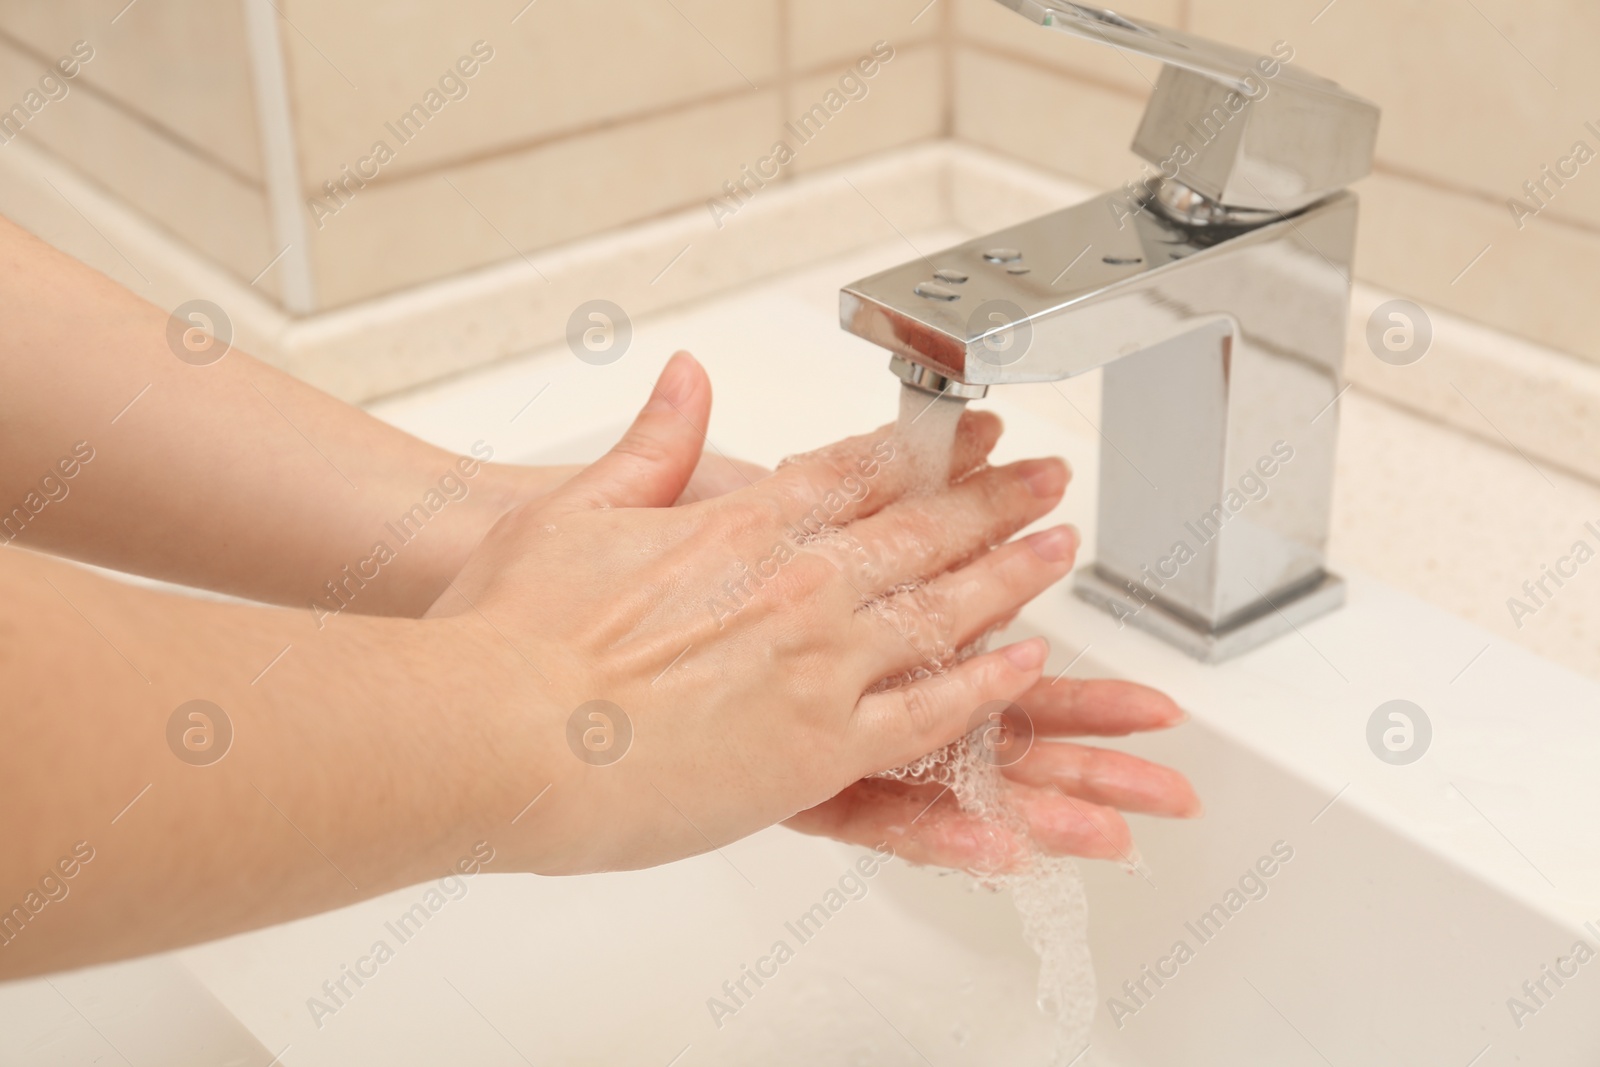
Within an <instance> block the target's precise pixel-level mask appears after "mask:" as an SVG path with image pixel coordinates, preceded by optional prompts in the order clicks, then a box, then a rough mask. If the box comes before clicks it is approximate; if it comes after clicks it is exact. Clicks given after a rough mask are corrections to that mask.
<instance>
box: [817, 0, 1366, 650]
mask: <svg viewBox="0 0 1600 1067" xmlns="http://www.w3.org/2000/svg"><path fill="white" fill-rule="evenodd" d="M1001 2H1002V3H1004V4H1005V5H1006V6H1007V7H1009V8H1011V9H1012V10H1014V11H1016V12H1017V13H1018V14H1021V15H1023V16H1025V17H1027V18H1029V19H1031V20H1033V21H1034V22H1036V23H1038V24H1039V25H1041V26H1044V27H1047V28H1050V29H1055V30H1061V31H1064V32H1065V33H1066V34H1068V35H1071V36H1075V37H1079V38H1083V39H1085V40H1091V41H1098V42H1100V43H1103V44H1110V45H1113V46H1114V47H1117V48H1119V49H1125V50H1130V51H1134V52H1138V53H1140V54H1142V55H1146V56H1151V57H1153V58H1156V59H1159V60H1161V61H1162V62H1163V63H1164V64H1165V65H1164V66H1163V67H1162V70H1161V76H1160V79H1159V80H1158V81H1157V83H1156V85H1155V88H1154V90H1153V92H1152V93H1151V95H1150V102H1149V104H1148V106H1147V107H1146V109H1145V114H1144V119H1143V121H1142V122H1141V123H1140V127H1139V130H1138V132H1137V134H1136V135H1135V136H1134V142H1133V150H1134V151H1135V152H1136V153H1137V154H1139V155H1140V156H1142V157H1143V158H1144V159H1145V160H1146V161H1147V162H1148V163H1150V164H1151V165H1152V167H1153V168H1154V169H1149V168H1147V170H1146V177H1145V178H1144V179H1143V180H1142V181H1141V182H1137V183H1136V182H1129V183H1128V184H1127V185H1126V186H1125V187H1124V188H1123V189H1122V190H1118V191H1114V192H1110V193H1106V194H1104V195H1102V196H1099V197H1096V198H1094V199H1092V200H1089V201H1086V202H1084V203H1082V204H1079V205H1077V206H1076V207H1070V208H1067V209H1065V210H1064V211H1057V212H1054V213H1053V214H1049V215H1045V216H1042V217H1040V218H1037V219H1033V220H1032V221H1029V222H1025V223H1023V224H1022V225H1020V226H1013V227H1011V228H1010V229H1006V230H1001V231H999V232H998V233H992V234H989V235H988V236H986V237H980V238H978V239H977V240H975V241H968V242H966V243H965V244H960V245H957V246H955V247H954V248H947V249H945V250H944V251H943V252H940V253H939V254H937V255H935V256H933V257H931V258H927V257H924V258H923V259H919V260H915V261H913V262H910V263H904V264H901V265H900V266H898V267H895V268H892V269H890V270H886V271H883V272H882V273H880V274H874V275H872V276H871V277H869V278H863V279H862V280H860V281H858V282H855V283H854V284H852V285H847V286H845V288H844V289H843V290H842V291H841V292H840V294H839V319H840V322H841V324H842V325H843V326H844V328H845V329H847V330H849V331H850V332H852V333H855V334H858V335H859V336H861V337H865V338H867V339H868V340H870V341H875V342H877V343H878V344H880V345H882V346H883V347H884V348H887V349H889V351H890V352H892V353H894V356H893V358H892V360H891V363H890V366H891V368H892V369H893V370H894V372H895V373H896V374H898V375H900V377H901V378H903V379H905V380H907V381H911V382H912V383H913V384H921V385H922V387H923V388H929V387H930V385H931V386H932V388H933V389H934V390H935V391H955V390H958V389H959V390H967V392H965V393H959V394H957V395H967V396H971V395H980V396H981V395H982V393H981V391H980V390H984V389H987V388H988V387H989V386H991V385H1003V384H1009V383H1017V382H1049V381H1055V380H1057V379H1060V378H1068V377H1071V376H1073V375H1076V374H1083V373H1085V372H1087V371H1091V370H1096V369H1102V368H1103V369H1102V374H1103V388H1102V393H1101V412H1100V424H1099V425H1098V426H1097V427H1096V430H1097V431H1098V432H1099V435H1100V438H1101V440H1102V442H1103V447H1102V448H1101V450H1100V490H1099V491H1100V511H1099V516H1098V544H1097V548H1096V558H1095V561H1094V563H1093V565H1092V566H1090V567H1088V568H1086V569H1084V570H1083V571H1081V572H1080V574H1079V577H1078V581H1077V586H1076V591H1077V592H1078V593H1079V594H1080V595H1081V596H1083V597H1084V598H1086V599H1088V600H1090V601H1092V602H1094V603H1096V604H1099V605H1101V606H1102V607H1105V608H1106V609H1108V610H1110V611H1112V612H1113V613H1114V614H1116V615H1117V617H1118V620H1119V623H1132V624H1133V625H1135V626H1139V627H1143V628H1145V629H1148V630H1151V631H1153V632H1155V633H1157V634H1159V635H1160V636H1162V637H1164V638H1166V639H1167V640H1168V641H1171V642H1172V643H1174V644H1176V645H1178V646H1179V647H1181V648H1183V649H1185V650H1186V651H1188V652H1190V653H1192V654H1194V655H1196V656H1199V657H1200V658H1202V659H1206V660H1219V659H1224V658H1227V657H1228V656H1232V655H1236V654H1238V653H1240V652H1243V651H1245V650H1246V649H1249V648H1253V647H1255V646H1256V645H1259V644H1261V643H1262V642H1264V641H1267V640H1269V639H1271V638H1272V637H1275V636H1277V635H1278V634H1280V633H1283V632H1286V631H1287V630H1289V629H1292V628H1295V627H1296V626H1297V625H1298V624H1299V623H1300V622H1302V621H1304V620H1306V619H1310V618H1312V617H1314V616H1316V615H1319V614H1321V613H1322V612H1325V611H1329V610H1331V609H1333V608H1334V607H1337V606H1338V605H1339V604H1340V603H1341V602H1342V600H1343V595H1344V594H1343V583H1341V582H1340V581H1339V579H1337V578H1336V577H1334V576H1333V575H1331V574H1329V573H1328V571H1327V568H1326V566H1325V558H1324V550H1325V548H1326V545H1327V538H1328V524H1329V515H1330V511H1331V507H1332V501H1333V469H1334V443H1335V438H1336V434H1337V427H1338V411H1337V403H1338V400H1339V397H1340V396H1342V395H1343V386H1342V384H1341V366H1342V362H1343V357H1344V333H1345V320H1346V317H1347V315H1348V313H1349V307H1350V263H1351V258H1352V256H1353V254H1354V249H1355V234H1356V198H1355V196H1354V195H1353V194H1352V193H1350V192H1348V191H1346V190H1345V189H1344V186H1345V185H1346V184H1347V183H1349V182H1351V181H1354V180H1355V179H1357V178H1360V177H1362V176H1363V175H1365V174H1367V173H1368V172H1369V171H1370V170H1371V168H1372V153H1373V146H1374V144H1375V142H1376V139H1377V130H1378V109H1377V108H1376V107H1375V106H1373V105H1372V104H1371V103H1369V102H1368V101H1366V100H1363V99H1361V98H1360V97H1358V96H1355V95H1353V94H1351V93H1348V92H1346V91H1345V90H1343V89H1341V88H1340V87H1339V86H1337V85H1335V84H1334V83H1333V82H1330V81H1326V80H1325V79H1322V78H1318V77H1316V76H1315V75H1313V74H1310V73H1307V72H1304V71H1301V70H1299V69H1292V68H1290V67H1289V66H1288V64H1289V62H1290V60H1291V59H1292V58H1293V54H1294V50H1293V49H1292V48H1289V47H1288V46H1287V45H1283V46H1282V47H1281V48H1280V47H1279V46H1274V48H1273V54H1272V55H1271V56H1259V57H1254V56H1250V55H1249V54H1247V53H1244V52H1241V51H1239V50H1237V49H1233V48H1229V47H1227V46H1225V45H1220V44H1217V43H1215V42H1211V41H1206V40H1203V39H1201V38H1198V37H1193V36H1191V35H1189V34H1184V33H1179V32H1177V31H1175V30H1169V29H1166V28H1164V27H1161V26H1157V25H1154V24H1151V23H1147V22H1142V21H1140V20H1138V19H1131V18H1125V17H1123V16H1122V15H1119V14H1117V13H1115V12H1112V11H1106V10H1104V9H1101V8H1096V7H1091V6H1089V5H1087V4H1080V3H1076V2H1073V0H1001ZM1281 44H1282V42H1280V45H1281Z"/></svg>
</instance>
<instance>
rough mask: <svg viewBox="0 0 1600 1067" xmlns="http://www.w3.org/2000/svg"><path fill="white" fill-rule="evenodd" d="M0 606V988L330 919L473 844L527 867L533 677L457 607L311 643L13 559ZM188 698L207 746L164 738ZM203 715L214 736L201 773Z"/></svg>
mask: <svg viewBox="0 0 1600 1067" xmlns="http://www.w3.org/2000/svg"><path fill="white" fill-rule="evenodd" d="M0 603H3V604H4V605H5V608H4V610H5V628H6V630H7V631H8V632H7V634H6V638H5V640H4V642H3V643H0V661H3V662H4V670H3V675H4V677H5V679H6V688H7V692H6V695H5V698H4V705H5V707H6V708H7V709H8V714H7V715H6V719H7V733H8V736H9V741H8V742H7V743H6V744H5V745H4V746H0V818H3V822H4V824H5V825H6V826H7V832H6V846H5V848H4V849H0V911H3V912H4V914H0V979H4V978H10V977H16V976H19V975H23V974H29V973H36V972H38V971H42V970H47V969H48V970H55V969H60V968H63V967H70V966H75V965H80V964H83V963H87V962H92V961H95V960H105V959H112V958H117V957H122V956H128V955H134V954H138V953H143V952H149V951H155V950H158V949H165V948H171V947H175V946H177V945H181V944H185V943H190V942H195V941H199V940H204V939H207V938H212V937H217V936H222V935H225V934H229V933H233V932H237V931H239V930H243V929H248V928H251V927H255V926H261V925H264V924H267V923H271V922H277V921H282V920H286V919H290V918H294V917H296V916H300V915H306V914H310V913H313V912H317V911H322V910H326V909H328V908H332V907H337V906H341V905H344V904H348V903H351V902H352V901H355V900H358V899H362V898H364V897H369V896H373V895H375V894H378V893H382V892H384V891H387V890H390V889H394V888H397V887H400V886H403V885H407V884H413V883H415V882H418V881H422V880H424V879H429V878H435V877H439V876H442V875H443V874H445V873H447V872H448V870H449V869H451V868H452V866H453V865H454V864H455V863H456V862H457V861H458V860H460V859H462V858H463V857H470V856H471V855H472V853H473V848H474V845H475V844H476V843H477V842H479V841H486V842H488V847H490V848H493V849H494V850H495V852H496V862H495V863H494V864H492V865H491V867H490V869H516V867H517V866H519V865H520V866H521V868H522V869H527V868H528V867H529V866H534V865H536V860H534V859H530V857H531V856H533V855H535V854H536V853H535V851H534V850H536V848H537V844H536V841H537V835H538V831H539V823H538V820H537V819H532V818H530V819H524V820H522V821H521V822H520V823H519V824H518V825H517V826H515V827H513V826H512V825H511V822H510V820H511V819H512V817H513V816H515V815H516V814H517V812H518V809H519V808H521V807H522V806H523V805H524V804H526V802H527V801H528V800H529V799H531V798H532V797H533V796H534V795H536V794H537V793H538V792H539V790H540V789H541V788H542V787H543V786H544V785H545V784H547V783H548V782H550V781H551V776H552V774H553V773H554V771H555V770H556V769H557V768H556V767H555V766H554V763H555V761H554V758H553V757H550V756H549V755H548V753H544V754H540V753H539V752H536V751H528V750H523V749H522V748H519V745H526V744H527V743H528V740H527V739H528V738H531V737H535V736H542V732H541V731H538V730H535V729H533V726H532V724H535V723H539V722H542V721H543V719H542V718H541V717H540V712H539V711H538V708H539V707H540V701H541V699H542V697H541V695H540V687H541V686H542V684H543V683H541V682H540V681H539V680H538V678H537V676H536V675H535V674H534V672H533V671H532V670H531V669H530V668H529V667H528V666H527V665H526V664H525V663H524V662H523V661H522V660H521V659H520V658H519V657H518V656H517V655H516V654H515V653H514V652H513V651H512V650H510V649H508V648H506V647H505V646H504V645H503V644H502V643H500V642H499V641H498V639H497V638H495V637H494V636H493V634H492V632H490V631H488V630H487V628H484V627H482V626H481V625H480V622H481V620H478V619H477V617H476V616H474V615H471V614H469V615H467V616H463V617H462V618H459V619H454V620H429V621H426V622H424V621H417V620H400V619H372V618H355V617H347V618H342V619H339V620H337V621H336V622H335V623H332V624H330V625H328V626H327V627H325V628H324V629H323V630H322V631H320V632H319V631H317V630H316V629H315V628H314V627H312V626H311V624H310V622H309V620H308V619H307V618H306V617H305V616H304V615H303V614H300V613H298V612H291V611H285V610H281V609H275V608H264V607H253V606H247V605H234V604H226V603H216V602H208V601H201V600H195V599H191V598H185V597H176V596H170V595H166V594H160V593H153V592H150V591H147V590H143V589H139V588H134V587H130V586H126V585H123V584H121V583H115V582H110V581H107V580H105V579H103V578H100V577H98V576H96V575H94V574H93V573H91V572H87V571H84V570H82V569H80V568H76V567H72V566H70V565H67V564H62V563H59V562H56V561H54V560H50V559H48V558H46V557H40V556H34V555H32V554H29V553H23V552H19V551H15V550H13V551H0ZM474 627H478V629H482V630H483V631H484V632H482V633H479V632H477V630H475V629H474ZM285 649H287V651H284V650H285ZM280 652H281V653H282V654H281V656H280ZM268 664H271V667H270V669H268V670H266V671H265V672H264V673H263V668H265V667H267V666H268ZM196 698H201V699H205V700H208V701H211V702H212V703H214V704H215V705H216V706H217V707H219V708H221V709H222V711H223V716H225V719H224V718H222V717H217V716H213V718H216V719H217V721H216V722H213V723H212V724H211V726H212V730H213V733H212V734H211V735H210V737H211V745H212V747H209V748H207V747H204V746H200V747H195V746H199V743H200V742H202V741H205V740H206V737H205V736H203V735H194V736H191V738H190V743H189V744H187V745H186V744H185V743H184V741H183V740H182V739H181V738H180V739H179V740H176V741H174V740H173V739H172V738H170V737H169V725H170V721H171V720H172V718H173V716H174V711H175V710H176V709H178V708H179V707H180V706H181V705H184V704H185V703H186V702H188V701H191V700H194V699H196ZM508 708H514V709H517V719H516V721H515V722H514V723H508V722H506V721H503V720H502V719H501V718H499V716H500V715H501V713H502V712H501V710H500V709H508ZM224 721H225V722H226V723H228V724H231V730H232V740H231V744H230V745H229V747H228V748H227V749H226V753H225V755H224V756H223V757H222V758H221V759H219V760H216V761H215V762H207V761H208V760H210V759H211V758H212V757H214V756H215V754H216V752H217V751H219V747H218V746H219V742H220V739H221V737H222V734H223V733H224V728H223V722H224ZM179 725H180V727H184V728H195V727H201V726H203V723H202V721H200V720H187V719H186V718H183V717H180V723H179ZM511 726H515V729H509V728H508V727H511ZM548 732H549V733H550V734H551V736H552V737H558V736H559V727H557V728H556V729H553V730H551V731H548ZM518 738H523V740H522V741H519V740H518ZM180 752H181V753H184V755H181V756H180V755H179V753H180ZM568 762H571V761H570V760H569V761H568ZM546 764H549V766H546ZM468 769H470V773H467V771H468ZM79 843H83V848H85V849H88V850H92V859H91V860H89V861H88V862H77V863H74V862H73V860H72V859H71V857H72V856H73V853H74V849H75V847H77V846H79ZM480 855H481V853H480ZM64 858H67V859H68V863H67V864H66V867H67V868H71V867H74V866H75V867H76V869H75V870H73V873H72V876H71V877H70V878H68V877H65V876H64V873H63V871H64V868H63V867H60V866H58V864H60V863H61V861H62V860H63V859H64ZM77 859H78V860H80V861H81V859H82V849H80V853H79V855H78V857H77ZM47 875H49V876H51V879H52V880H50V881H45V880H44V879H45V877H46V876H47ZM63 887H64V888H63ZM63 892H64V893H65V895H64V896H63V895H61V894H62V893H63ZM30 893H33V894H35V896H34V897H33V898H32V900H31V901H30V899H29V896H28V895H29V894H30ZM52 897H56V898H57V899H51V898H52ZM40 901H47V903H44V904H43V905H40V906H38V910H37V911H34V910H33V907H34V906H36V905H39V902H40ZM16 907H22V908H23V913H24V914H23V916H22V917H18V916H17V914H16V913H15V911H14V908H16Z"/></svg>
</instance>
